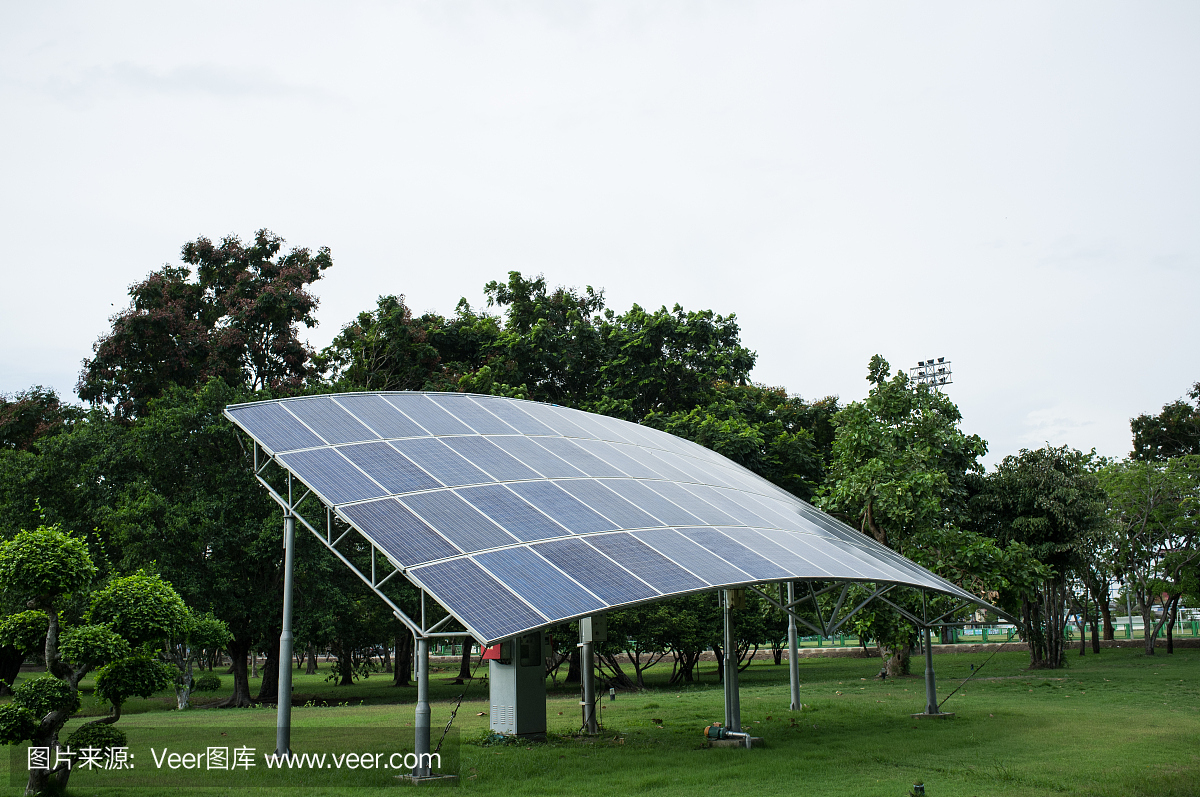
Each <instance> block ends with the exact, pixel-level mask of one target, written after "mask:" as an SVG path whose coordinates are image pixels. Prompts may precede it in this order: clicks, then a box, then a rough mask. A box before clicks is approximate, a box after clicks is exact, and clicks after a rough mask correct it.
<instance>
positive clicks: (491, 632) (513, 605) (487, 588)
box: [410, 559, 546, 642]
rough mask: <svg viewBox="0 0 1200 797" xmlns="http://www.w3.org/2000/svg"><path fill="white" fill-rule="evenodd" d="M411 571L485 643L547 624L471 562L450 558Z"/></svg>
mask: <svg viewBox="0 0 1200 797" xmlns="http://www.w3.org/2000/svg"><path fill="white" fill-rule="evenodd" d="M410 572H411V573H412V575H413V576H414V577H415V578H416V579H417V580H418V581H419V582H420V583H421V584H423V585H424V586H425V587H426V588H427V589H428V590H429V591H430V592H432V593H433V594H434V595H436V596H437V598H438V602H439V603H441V604H442V605H443V606H445V607H446V608H447V609H449V610H450V611H451V612H452V613H454V615H455V616H456V617H461V618H462V619H463V620H465V621H466V622H467V624H468V625H470V626H471V628H472V629H473V630H474V631H476V632H477V633H479V634H480V635H482V636H483V637H484V638H483V639H482V640H481V641H482V642H497V641H499V640H501V639H506V638H507V637H510V636H514V635H516V634H518V633H520V632H522V631H526V630H528V629H530V628H537V627H539V626H541V625H544V624H545V622H546V620H545V618H543V617H542V616H541V615H539V614H538V613H536V612H535V611H534V610H533V609H531V608H529V606H527V605H526V604H525V602H524V601H522V600H521V599H519V598H518V597H517V596H516V595H514V594H513V593H512V592H511V591H510V590H508V589H505V588H504V586H503V585H501V584H500V582H498V581H496V579H494V578H492V577H491V576H490V575H488V574H487V573H486V572H485V571H484V570H483V568H481V567H480V566H479V565H477V564H475V563H474V562H472V561H471V560H470V559H451V560H450V561H448V562H441V563H439V564H435V565H428V566H426V567H422V568H419V569H416V570H412V571H410Z"/></svg>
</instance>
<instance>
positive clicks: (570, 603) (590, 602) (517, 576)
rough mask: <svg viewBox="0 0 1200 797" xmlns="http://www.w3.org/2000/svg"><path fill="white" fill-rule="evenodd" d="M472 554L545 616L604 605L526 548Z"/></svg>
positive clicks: (589, 610)
mask: <svg viewBox="0 0 1200 797" xmlns="http://www.w3.org/2000/svg"><path fill="white" fill-rule="evenodd" d="M473 558H474V559H475V561H476V562H478V563H479V564H481V565H483V566H484V567H486V568H487V569H488V570H490V571H491V572H492V574H493V575H496V576H498V577H499V578H502V579H504V583H505V584H507V585H508V587H509V589H511V590H512V591H513V592H515V593H517V594H518V595H520V596H521V597H522V598H524V599H525V600H526V601H527V602H528V603H530V604H532V605H533V606H534V607H536V608H537V610H538V611H539V612H541V613H542V614H544V615H546V616H547V617H553V618H555V619H558V618H566V617H573V616H575V615H581V614H591V613H592V612H595V611H599V610H602V609H605V608H607V607H606V606H605V605H604V603H602V602H601V601H600V600H599V599H597V598H596V596H595V595H592V594H590V593H588V592H586V591H585V590H584V589H583V588H582V587H580V586H579V585H578V584H576V583H575V582H574V581H572V580H571V579H570V578H568V577H567V576H565V575H563V573H562V572H561V571H560V570H559V569H558V568H556V567H555V566H554V565H552V564H550V563H549V562H547V561H546V560H545V559H543V558H542V557H540V556H538V555H537V554H535V553H534V552H533V551H531V550H529V549H528V548H508V549H506V550H503V551H494V552H492V553H483V554H476V555H475V556H474V557H473ZM501 574H502V575H501Z"/></svg>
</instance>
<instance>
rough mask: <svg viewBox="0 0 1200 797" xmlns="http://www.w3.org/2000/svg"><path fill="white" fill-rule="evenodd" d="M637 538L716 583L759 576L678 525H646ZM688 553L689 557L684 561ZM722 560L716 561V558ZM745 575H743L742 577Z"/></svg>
mask: <svg viewBox="0 0 1200 797" xmlns="http://www.w3.org/2000/svg"><path fill="white" fill-rule="evenodd" d="M633 536H634V539H636V540H638V541H639V542H641V543H644V544H645V545H647V546H649V547H651V548H653V549H654V550H655V551H656V552H658V553H659V554H660V555H662V556H664V557H666V558H667V559H669V560H671V562H673V563H674V564H676V565H678V566H679V567H681V568H683V569H684V570H687V571H688V572H689V573H691V574H692V575H693V576H695V577H696V578H699V579H700V580H701V581H703V582H705V583H706V584H709V585H711V586H714V587H720V586H724V585H727V584H741V583H753V582H754V581H755V578H754V577H753V576H751V575H750V574H749V573H747V572H746V571H745V570H742V569H741V568H740V567H737V566H736V565H733V564H730V563H729V562H727V561H725V560H724V559H722V558H721V557H720V556H717V555H716V554H714V553H712V552H711V551H709V550H708V549H707V548H705V547H703V546H701V545H698V544H697V543H695V542H693V541H692V540H689V539H688V538H687V537H685V536H684V535H682V534H680V533H679V532H678V531H676V530H675V529H642V530H640V531H638V532H635V533H634V535H633ZM680 557H686V560H687V561H681V559H680ZM714 559H715V560H718V561H717V562H714V561H712V560H714ZM739 576H741V577H739Z"/></svg>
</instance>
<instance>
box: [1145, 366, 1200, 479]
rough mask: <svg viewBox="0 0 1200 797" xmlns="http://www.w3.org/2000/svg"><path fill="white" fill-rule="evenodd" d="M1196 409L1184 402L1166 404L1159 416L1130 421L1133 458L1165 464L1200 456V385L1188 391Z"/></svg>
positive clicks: (1199, 383) (1148, 416)
mask: <svg viewBox="0 0 1200 797" xmlns="http://www.w3.org/2000/svg"><path fill="white" fill-rule="evenodd" d="M1187 395H1188V398H1190V399H1192V400H1193V401H1195V402H1196V406H1194V407H1193V406H1192V405H1191V404H1188V403H1187V402H1186V401H1183V400H1182V399H1180V400H1177V401H1173V402H1171V403H1170V404H1165V405H1163V408H1162V412H1160V413H1159V414H1158V415H1145V414H1143V415H1139V416H1138V417H1136V418H1133V419H1131V420H1130V421H1129V426H1130V429H1131V430H1132V431H1133V454H1132V455H1131V456H1132V458H1133V459H1138V460H1142V461H1145V462H1162V461H1164V460H1167V459H1170V458H1172V457H1183V456H1189V455H1193V454H1200V382H1197V383H1196V384H1194V385H1193V386H1192V389H1191V390H1189V391H1188V394H1187Z"/></svg>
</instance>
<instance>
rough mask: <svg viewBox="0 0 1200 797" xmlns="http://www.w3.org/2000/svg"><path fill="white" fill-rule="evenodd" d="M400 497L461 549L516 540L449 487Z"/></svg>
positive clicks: (476, 548) (496, 545) (510, 542)
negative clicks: (448, 488)
mask: <svg viewBox="0 0 1200 797" xmlns="http://www.w3.org/2000/svg"><path fill="white" fill-rule="evenodd" d="M401 500H402V501H403V502H404V505H405V506H407V507H408V508H409V509H411V510H412V511H413V512H414V513H415V514H416V515H417V516H418V517H420V518H421V519H422V520H424V521H425V522H426V523H428V524H429V525H430V526H432V527H433V528H434V529H436V530H437V531H438V533H440V534H441V535H442V536H443V537H445V538H446V539H448V540H450V542H452V543H454V544H455V545H457V546H458V547H459V548H461V549H462V550H464V551H482V550H486V549H487V548H497V547H499V546H501V545H511V544H512V543H514V542H516V541H517V539H516V538H515V537H513V536H512V535H510V534H508V533H507V532H505V531H504V529H502V528H500V527H499V526H497V525H496V524H495V523H493V522H492V521H490V520H488V519H487V518H486V517H484V516H483V515H481V514H479V512H478V511H476V510H475V508H474V507H472V506H471V505H470V504H468V503H467V502H466V501H464V500H463V499H461V498H459V497H458V496H457V495H455V494H454V493H452V492H450V491H448V490H439V491H437V492H433V493H416V494H414V495H406V496H404V497H403V498H402V499H401Z"/></svg>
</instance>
